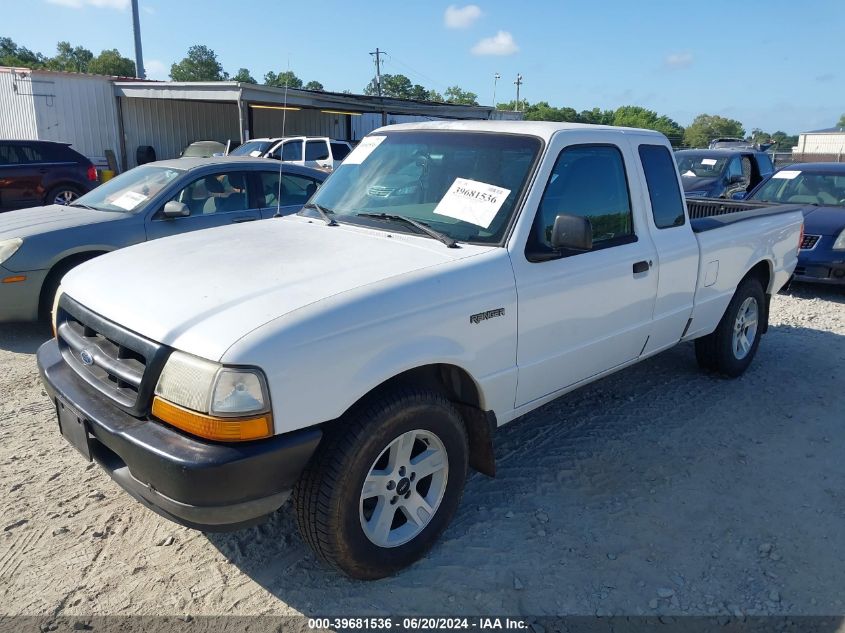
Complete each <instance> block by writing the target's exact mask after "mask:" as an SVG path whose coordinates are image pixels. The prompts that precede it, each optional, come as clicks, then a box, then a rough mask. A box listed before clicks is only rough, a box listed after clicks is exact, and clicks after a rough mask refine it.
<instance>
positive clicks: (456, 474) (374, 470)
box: [293, 387, 469, 580]
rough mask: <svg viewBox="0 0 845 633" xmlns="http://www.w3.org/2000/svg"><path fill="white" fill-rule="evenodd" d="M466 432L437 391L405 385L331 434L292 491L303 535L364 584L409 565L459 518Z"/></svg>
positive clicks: (328, 559)
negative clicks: (457, 512)
mask: <svg viewBox="0 0 845 633" xmlns="http://www.w3.org/2000/svg"><path fill="white" fill-rule="evenodd" d="M468 453H469V450H468V442H467V434H466V428H465V427H464V424H463V421H462V419H461V416H460V414H459V413H458V411H457V410H456V409H455V407H454V406H453V405H452V403H451V402H449V401H448V400H447V399H446V398H444V397H443V396H442V395H440V394H439V393H437V392H433V391H428V390H424V389H415V388H410V387H408V388H399V389H396V390H393V391H391V392H389V393H387V394H385V395H382V396H381V397H378V398H376V399H373V400H371V401H370V402H367V403H365V404H363V405H362V406H359V407H356V409H355V410H354V411H352V412H351V413H350V414H348V415H345V416H344V417H343V418H341V419H340V420H339V421H338V423H337V424H336V425H335V426H334V428H332V429H330V430H329V431H328V432H327V433H326V434H325V435H324V438H323V442H322V443H321V445H320V447H319V448H318V449H317V453H316V454H315V456H314V458H313V459H312V460H311V462H310V463H309V465H308V466H307V467H306V469H305V471H304V472H303V474H302V476H301V477H300V479H299V482H298V483H297V485H296V486H295V488H294V492H293V503H294V508H295V510H296V516H297V522H298V524H299V531H300V533H301V534H302V537H303V539H304V540H305V541H306V542H307V543H308V545H310V546H311V548H312V549H313V550H314V551H315V552H316V553H317V555H318V556H319V557H320V558H321V559H322V560H324V561H326V562H328V563H329V564H330V565H332V566H334V567H336V568H337V569H339V570H341V571H343V572H344V573H346V574H348V575H349V576H352V577H353V578H358V579H362V580H372V579H376V578H383V577H385V576H388V575H390V574H393V573H395V572H396V571H398V570H400V569H402V568H404V567H407V566H408V565H410V564H411V563H413V562H414V561H416V560H417V559H419V558H420V557H421V556H423V554H425V553H426V551H428V549H429V548H430V547H431V546H432V545H433V544H434V542H435V541H436V540H437V538H438V537H439V536H440V534H441V533H442V532H443V530H444V529H446V526H447V525H449V523H450V522H451V520H452V517H453V516H454V514H455V512H456V510H457V508H458V504H459V503H460V501H461V496H462V494H463V490H464V483H465V481H466V476H467V469H468V459H469V458H468Z"/></svg>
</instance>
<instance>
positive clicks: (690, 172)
mask: <svg viewBox="0 0 845 633" xmlns="http://www.w3.org/2000/svg"><path fill="white" fill-rule="evenodd" d="M675 161H676V162H677V163H678V171H679V172H681V176H683V177H684V178H718V177H719V176H721V175H722V172H723V171H724V169H725V163H727V162H728V159H727V157H725V156H720V157H714V156H712V155H707V154H697V153H696V154H692V153H690V154H688V153H686V152H676V153H675Z"/></svg>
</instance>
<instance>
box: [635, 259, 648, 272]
mask: <svg viewBox="0 0 845 633" xmlns="http://www.w3.org/2000/svg"><path fill="white" fill-rule="evenodd" d="M649 268H651V262H647V261H645V260H643V261H641V262H636V263H635V264H634V274H635V275H636V274H639V273H647V272H648V270H649Z"/></svg>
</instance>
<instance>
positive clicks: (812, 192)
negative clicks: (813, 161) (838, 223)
mask: <svg viewBox="0 0 845 633" xmlns="http://www.w3.org/2000/svg"><path fill="white" fill-rule="evenodd" d="M800 167H801V166H800V165H795V169H793V168H788V169H782V170H781V171H779V172H777V173H776V174H775V175H774V176H772V177H771V178H770V179H769V181H768V182H766V183H765V184H764V185H763V186H762V187H760V189H758V190H757V191H756V192H755V193H754V194H753V195H752V196H751V198H750V199H751V200H760V201H761V202H776V203H779V204H817V205H823V206H828V207H845V174H841V173H840V174H825V173H818V172H806V171H801V170H800Z"/></svg>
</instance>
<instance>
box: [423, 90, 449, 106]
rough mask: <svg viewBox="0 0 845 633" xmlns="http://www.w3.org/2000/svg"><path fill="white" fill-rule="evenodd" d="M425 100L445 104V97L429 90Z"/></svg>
mask: <svg viewBox="0 0 845 633" xmlns="http://www.w3.org/2000/svg"><path fill="white" fill-rule="evenodd" d="M425 98H426V100H428V101H435V102H436V103H445V100H444V99H443V95H442V94H440V93H439V92H437V91H436V90H429V91H428V94H427V95H426V97H425Z"/></svg>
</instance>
